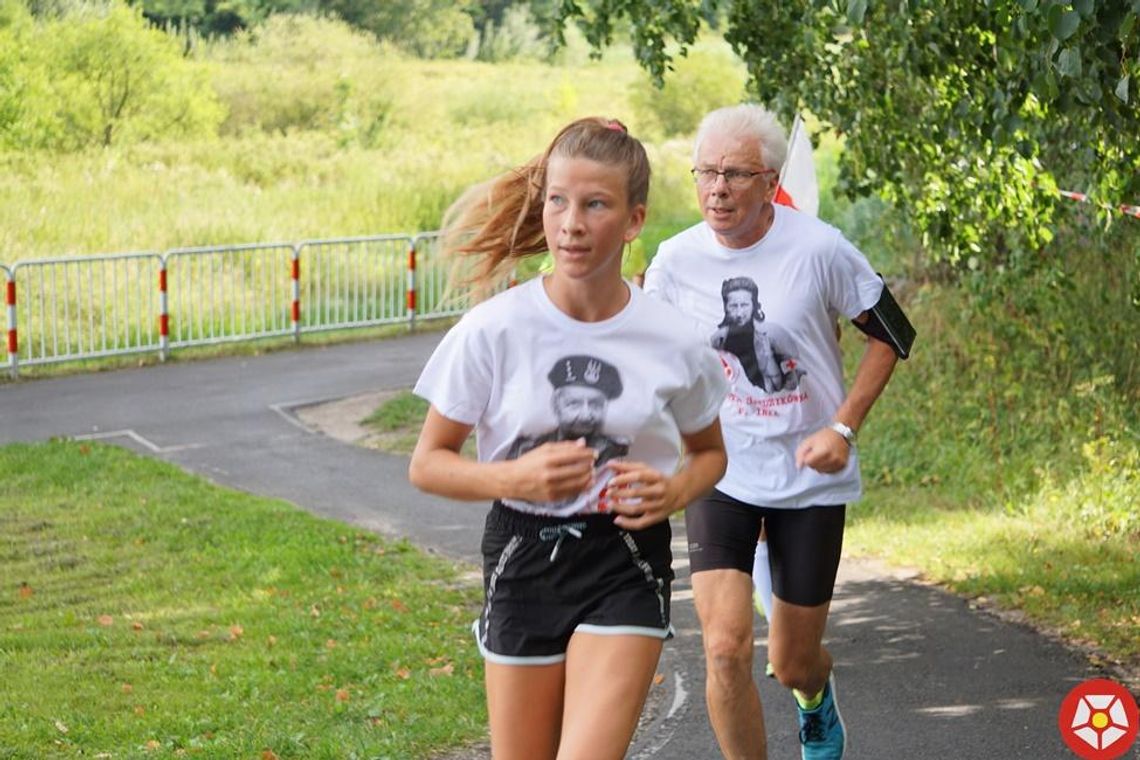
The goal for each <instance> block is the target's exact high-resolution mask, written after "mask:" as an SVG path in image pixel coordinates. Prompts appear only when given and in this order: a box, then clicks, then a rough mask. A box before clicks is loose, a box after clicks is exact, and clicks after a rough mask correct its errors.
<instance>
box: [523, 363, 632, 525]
mask: <svg viewBox="0 0 1140 760" xmlns="http://www.w3.org/2000/svg"><path fill="white" fill-rule="evenodd" d="M546 378H547V380H549V381H550V385H551V386H552V387H553V392H552V393H551V397H550V405H551V409H552V411H553V413H554V419H555V422H556V423H557V426H556V427H555V428H554V429H553V430H550V431H548V432H545V433H542V434H541V435H538V436H520V437H519V438H516V439H515V441H514V443H512V444H511V447H510V450H509V451H508V452H507V459H517V458H519V457H521V456H522V455H523V454H526V453H527V452H529V451H531V450H532V449H536V448H538V447H539V446H541V445H543V444H544V443H550V442H554V441H577V440H579V439H584V440H585V443H586V446H588V447H590V448H592V449H594V450H595V451H596V452H598V458H597V459H596V460H595V462H594V468H595V471H596V477H595V478H594V486H593V487H592V488H591V494H590V496H591V497H592V498H591V500H594V499H596V498H597V497H598V496H599V495H600V494H601V493H602V492H604V490H605V484H606V482H607V481H608V480H609V478H610V477H611V475H612V472H611V471H610V470H609V469H608V468H605V467H604V465H605V464H606V462H609V461H610V460H612V459H616V458H618V457H623V456H626V455H627V454H628V453H629V443H630V442H629V440H628V439H626V438H619V437H615V436H611V435H607V434H606V432H605V423H606V410H607V408H608V407H609V404H610V402H611V401H613V400H614V399H616V398H618V397H619V396H621V393H622V382H621V374H620V373H619V372H618V370H617V368H616V367H615V366H614V365H612V364H610V363H609V362H607V361H604V360H602V359H598V358H595V357H593V356H585V355H574V356H565V357H563V358H561V359H559V360H558V361H557V362H555V363H554V366H553V367H552V368H551V370H550V372H549V373H547V375H546ZM580 498H582V494H579V495H577V496H574V497H571V498H569V499H566V500H564V501H561V502H557V503H553V504H549V505H546V506H549V507H552V508H557V507H562V506H565V505H567V504H569V503H570V502H572V501H574V500H575V499H580ZM583 507H584V508H587V509H594V508H596V505H591V504H589V503H585V504H583Z"/></svg>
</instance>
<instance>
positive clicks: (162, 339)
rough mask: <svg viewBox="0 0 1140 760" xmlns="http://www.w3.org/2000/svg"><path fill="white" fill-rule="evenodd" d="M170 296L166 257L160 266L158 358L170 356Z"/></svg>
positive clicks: (163, 358)
mask: <svg viewBox="0 0 1140 760" xmlns="http://www.w3.org/2000/svg"><path fill="white" fill-rule="evenodd" d="M169 296H170V294H169V291H168V290H167V287H166V257H165V256H163V257H162V258H161V259H159V264H158V358H159V360H160V361H166V358H167V357H168V356H169V355H170V297H169Z"/></svg>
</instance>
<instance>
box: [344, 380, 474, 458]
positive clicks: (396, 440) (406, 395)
mask: <svg viewBox="0 0 1140 760" xmlns="http://www.w3.org/2000/svg"><path fill="white" fill-rule="evenodd" d="M427 410H428V402H427V401H424V400H423V399H422V398H420V397H419V396H417V395H415V394H414V393H412V392H411V391H400V392H399V393H397V394H396V395H395V396H392V397H391V398H389V399H386V400H385V401H384V402H383V403H381V404H380V406H378V407H376V409H375V410H374V411H373V412H372V414H370V415H368V416H367V417H365V418H364V419H363V420H361V421H360V424H361V425H364V426H365V427H367V428H369V429H370V430H372V431H373V432H374V435H372V436H371V437H370V438H369V440H368V445H369V446H372V447H374V448H377V449H380V450H381V451H386V452H388V453H389V454H403V455H409V454H411V453H412V450H413V449H415V447H416V441H417V440H418V439H419V437H420V427H421V426H422V425H423V422H424V417H425V416H426V415H427ZM461 453H462V454H463V455H464V456H467V457H470V458H472V459H474V458H475V456H476V454H475V436H474V434H472V435H470V436H468V438H467V440H466V441H465V442H464V443H463V448H462V449H461Z"/></svg>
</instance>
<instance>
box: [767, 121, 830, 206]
mask: <svg viewBox="0 0 1140 760" xmlns="http://www.w3.org/2000/svg"><path fill="white" fill-rule="evenodd" d="M776 203H781V204H783V205H785V206H791V207H792V208H794V209H797V210H799V211H802V212H804V213H805V214H811V215H812V216H819V183H818V182H817V181H816V178H815V160H814V159H813V158H812V154H811V137H809V136H808V133H807V130H806V129H804V122H803V119H801V118H800V116H799V114H796V120H795V121H794V122H793V123H792V134H791V136H790V137H789V138H788V155H787V157H786V158H785V159H784V166H783V168H781V169H780V183H779V185H777V187H776Z"/></svg>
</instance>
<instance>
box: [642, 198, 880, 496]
mask: <svg viewBox="0 0 1140 760" xmlns="http://www.w3.org/2000/svg"><path fill="white" fill-rule="evenodd" d="M774 208H775V218H774V219H773V222H772V226H771V228H770V229H769V230H768V232H767V233H766V234H765V235H764V237H763V238H762V239H761V240H760V241H759V242H758V243H756V244H754V245H752V246H750V247H748V248H741V249H734V248H726V247H724V246H722V245H721V244H720V243H718V242H717V239H716V237H715V235H714V233H713V230H712V229H711V228H710V227H709V226H708V225H707V224H706V223H704V222H701V223H699V224H697V225H695V226H693V227H690V228H689V229H687V230H684V231H683V232H681V233H679V234H677V235H675V236H674V237H672V238H670V239H668V240H666V241H664V242H663V243H662V244H661V247H660V248H659V249H658V251H657V255H656V257H654V259H653V262H652V264H650V266H649V269H648V271H647V272H646V274H645V291H646V293H648V294H650V295H652V296H655V297H657V298H660V299H662V300H664V301H667V302H668V303H671V304H673V305H674V306H676V307H677V308H679V309H680V310H681V311H682V312H684V313H685V314H686V315H688V316H690V317H691V318H693V319H695V320H696V322H697V323H698V324H699V325H700V328H701V330H702V332H703V333H704V335H705V336H706V340H708V341H709V343H710V344H711V345H714V346H715V347H716V348H717V349H718V353H719V355H720V358H721V361H722V363H723V364H724V369H725V373H726V374H727V375H728V378H729V384H730V389H729V393H728V396H727V398H726V399H725V402H724V406H723V408H722V410H721V424H722V427H723V431H724V438H725V446H726V448H727V451H728V471H727V472H726V473H725V476H724V478H723V479H722V480H721V482H720V483H719V484H717V488H718V489H719V490H720V491H722V492H723V493H725V494H727V495H729V496H731V497H733V498H735V499H738V500H740V501H743V502H746V503H748V504H755V505H757V506H765V507H779V508H799V507H807V506H812V505H818V504H846V503H849V502H851V501H855V500H856V499H858V498H859V497H860V496H861V495H862V487H861V483H860V479H859V462H858V457H857V456H856V454H855V452H854V451H852V452H851V457H850V458H849V460H848V462H847V467H846V468H845V469H843V470H842V471H841V472H838V473H835V474H830V475H824V474H821V473H819V472H816V471H815V470H813V469H811V468H810V467H804V468H802V469H798V468H797V467H796V463H795V451H796V448H797V446H799V444H800V442H801V441H802V440H803V439H804V438H805V437H807V436H808V435H810V434H811V433H814V432H815V431H817V430H819V429H820V428H822V427H824V426H825V425H827V424H828V423H830V422H831V420H832V415H834V414H835V412H836V410H837V409H838V408H839V406H840V404H841V403H842V402H843V399H844V397H845V395H846V391H845V388H844V383H843V366H842V360H841V357H840V352H839V344H838V341H837V340H836V333H835V330H836V324H837V321H838V320H839V318H840V317H844V318H846V319H851V318H853V317H856V316H858V315H859V314H860V313H862V312H863V311H866V310H867V309H869V308H871V307H872V306H874V305H875V304H876V303H877V302H878V300H879V297H880V296H881V295H882V289H883V283H882V280H881V279H879V277H878V275H876V274H875V271H874V270H873V269H872V268H871V265H870V264H869V263H868V262H867V259H866V258H865V257H864V256H863V254H861V253H860V252H859V251H858V250H856V249H855V247H854V246H853V245H851V243H849V242H848V241H847V240H846V239H845V238H844V237H843V235H842V234H841V233H840V232H839V231H838V230H837V229H835V228H834V227H832V226H831V225H829V224H826V223H824V222H822V221H820V220H818V219H816V218H815V217H813V216H809V215H807V214H802V213H800V212H798V211H796V210H794V209H791V208H788V207H786V206H779V205H777V206H774ZM757 297H758V298H757ZM756 300H758V301H759V305H758V307H757V306H756V304H755V302H756ZM745 311H751V312H752V313H751V314H750V315H749V316H748V318H747V319H745V318H742V317H741V314H743V313H744V312H745Z"/></svg>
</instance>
